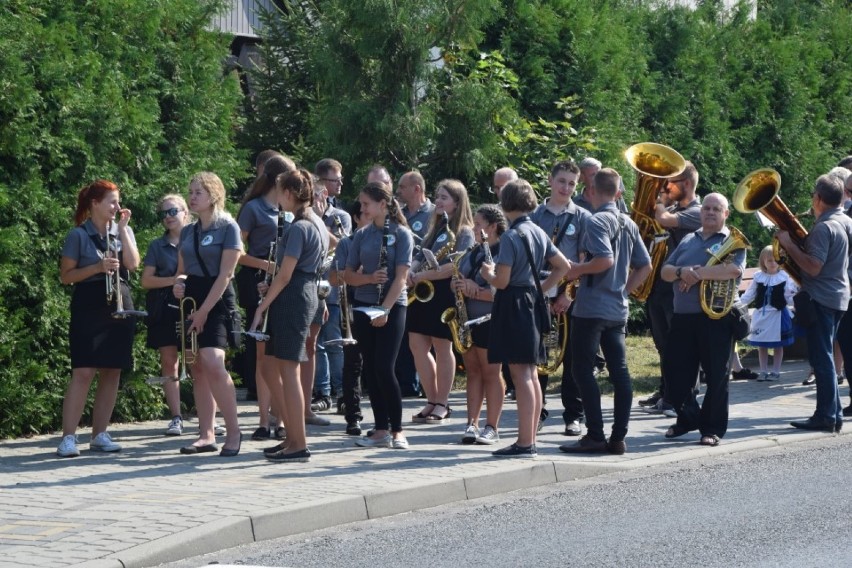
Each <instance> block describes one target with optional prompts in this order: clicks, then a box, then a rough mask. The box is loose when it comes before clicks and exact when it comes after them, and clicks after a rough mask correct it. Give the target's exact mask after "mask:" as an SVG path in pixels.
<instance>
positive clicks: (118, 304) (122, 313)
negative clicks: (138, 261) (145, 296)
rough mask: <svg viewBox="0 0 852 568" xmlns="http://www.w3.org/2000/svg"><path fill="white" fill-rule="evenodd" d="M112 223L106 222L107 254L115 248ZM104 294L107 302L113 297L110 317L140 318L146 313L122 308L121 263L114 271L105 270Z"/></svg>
mask: <svg viewBox="0 0 852 568" xmlns="http://www.w3.org/2000/svg"><path fill="white" fill-rule="evenodd" d="M112 225H113V222H112V221H109V222H108V223H107V234H106V248H107V254H110V253H112V252H115V251H113V249H114V248H115V239H110V234H109V232H110V229H111V227H112ZM116 258H118V254H116ZM106 296H107V304H110V303H112V300H113V298H115V311H114V312H112V317H114V318H115V319H125V318H129V317H130V316H138V317H140V318H144V317H145V316H147V315H148V312H146V311H144V310H125V309H124V298H122V295H121V264H119V267H118V269H117V270H115V272H114V273H112V272H107V273H106Z"/></svg>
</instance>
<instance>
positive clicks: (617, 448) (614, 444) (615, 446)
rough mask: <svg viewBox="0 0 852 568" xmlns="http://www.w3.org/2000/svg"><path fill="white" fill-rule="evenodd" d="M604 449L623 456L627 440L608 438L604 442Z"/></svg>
mask: <svg viewBox="0 0 852 568" xmlns="http://www.w3.org/2000/svg"><path fill="white" fill-rule="evenodd" d="M606 450H607V451H608V452H609V453H611V454H613V455H616V456H623V455H624V453H625V452H627V442H625V441H624V440H613V439H612V438H610V439H609V440H608V441H607V443H606Z"/></svg>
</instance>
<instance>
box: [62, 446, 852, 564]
mask: <svg viewBox="0 0 852 568" xmlns="http://www.w3.org/2000/svg"><path fill="white" fill-rule="evenodd" d="M835 435H838V436H847V435H852V432H845V433H840V434H835ZM825 436H826V434H825V433H821V432H802V433H801V434H798V435H795V436H772V437H766V438H757V439H750V440H743V441H740V442H732V443H729V444H724V443H723V444H722V445H720V446H717V447H704V446H697V447H694V448H687V449H684V450H683V451H679V452H673V453H668V454H663V455H656V456H649V457H643V458H636V459H631V460H625V461H624V462H618V463H613V462H599V463H595V461H594V458H593V457H590V458H583V459H584V461H576V462H574V461H572V462H565V461H548V460H542V459H536V460H530V461H521V462H517V467H514V468H512V469H510V470H508V471H507V470H505V469H502V470H499V471H495V472H492V473H485V474H479V475H472V476H465V477H462V478H454V479H440V480H437V481H434V482H426V483H420V484H417V485H413V486H407V487H404V488H389V489H388V490H387V491H374V492H370V493H367V494H365V495H361V496H346V497H339V498H332V499H324V500H322V501H317V502H311V503H306V504H304V505H297V506H290V507H284V508H279V509H274V510H266V511H263V512H260V513H257V514H252V515H249V516H230V517H224V518H222V519H219V520H216V521H213V522H210V523H206V524H204V525H201V526H198V527H195V528H192V529H188V530H184V531H181V532H180V533H178V534H174V535H171V536H167V537H164V538H161V539H158V540H155V541H152V542H148V543H145V544H141V545H138V546H135V547H132V548H129V549H127V550H123V551H121V552H118V553H115V554H112V555H110V556H109V557H107V558H104V559H100V560H94V561H90V562H85V563H82V564H77V565H74V567H73V568H145V567H147V566H155V565H157V564H162V563H166V562H175V561H178V560H182V559H185V558H188V557H192V556H196V555H200V554H208V553H211V552H216V551H219V550H224V549H228V548H233V547H236V546H240V545H244V544H251V543H253V542H259V541H262V540H269V539H273V538H279V537H283V536H292V535H297V534H302V533H306V532H310V531H314V530H320V529H326V528H331V527H335V526H340V525H345V524H348V523H352V522H357V521H365V520H369V519H376V518H379V517H386V516H391V515H397V514H400V513H406V512H411V511H419V510H421V509H427V508H431V507H437V506H441V505H446V504H449V503H455V502H460V501H469V500H473V499H479V498H482V497H488V496H492V495H498V494H503V493H509V492H512V491H517V490H519V489H529V488H532V487H540V486H544V485H550V484H553V483H570V482H573V481H581V480H586V479H589V478H592V477H599V476H602V475H607V474H611V473H616V472H621V471H627V470H634V469H644V468H648V467H654V466H658V465H666V464H672V463H680V462H688V461H692V460H696V459H701V458H706V457H712V456H718V455H720V454H737V453H741V452H748V451H755V450H762V449H767V448H774V447H781V446H787V445H792V444H799V443H802V442H806V441H811V440H816V439H819V438H822V437H825ZM513 465H514V464H513Z"/></svg>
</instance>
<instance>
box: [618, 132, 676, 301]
mask: <svg viewBox="0 0 852 568" xmlns="http://www.w3.org/2000/svg"><path fill="white" fill-rule="evenodd" d="M624 157H625V159H626V160H627V163H629V164H630V167H632V168H633V169H634V170H636V189H635V190H634V193H633V203H632V205H631V206H630V209H631V212H630V218H631V219H632V220H633V222H635V223H636V225H637V226H638V227H639V234H640V235H642V242H643V243H645V248H647V249H648V253H649V254H650V255H651V273H650V274H649V275H648V278H646V279H645V282H643V283H642V285H641V286H639V288H637V289H636V291H634V292H633V293H632V294H631V295H632V296H633V297H634V298H636V299H637V300H639V301H640V302H644V301H645V300H647V299H648V296H649V295H650V294H651V288H652V287H653V286H654V281H655V280H656V279H657V277H658V276H659V274H660V268H662V266H663V261H664V260H665V259H666V256H667V253H668V248H669V247H668V242H667V241H668V238H669V233H668V231H667V230H666V229H665V228H663V227H662V226H661V225H660V224H659V223H658V222H657V220H656V218H655V217H654V210H655V209H656V207H657V198H658V197H659V195H660V191H662V189H663V188H664V187H665V186H666V184H667V183H668V179H669V178H672V177H675V176H677V175H680V174H681V173H683V170H684V168H685V167H686V160H684V159H683V156H681V155H680V154H679V153H678V152H677V151H675V150H673V149H672V148H669V147H668V146H664V145H663V144H655V143H653V142H643V143H641V144H634V145H633V146H631V147H630V148H628V149H627V152H625V153H624Z"/></svg>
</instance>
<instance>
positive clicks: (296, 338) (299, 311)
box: [266, 271, 319, 362]
mask: <svg viewBox="0 0 852 568" xmlns="http://www.w3.org/2000/svg"><path fill="white" fill-rule="evenodd" d="M318 304H319V298H317V282H316V277H315V276H314V275H313V274H307V273H304V272H295V271H294V272H293V276H292V277H291V278H290V282H289V283H288V284H287V286H286V287H285V288H284V289H283V290H282V291H281V293H280V294H278V296H276V297H275V300H273V301H272V305H271V306H270V307H269V323H268V324H267V327H266V331H267V333H268V334H269V335H270V339H269V345H270V346H271V353H272V355H274V356H275V357H277V358H278V359H284V360H287V361H299V362H302V361H307V360H308V354H307V351H305V340H307V338H308V331H309V329H310V326H311V322H312V321H313V319H314V316H315V315H316V313H317V305H318ZM269 353H270V351H268V350H267V354H269Z"/></svg>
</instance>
